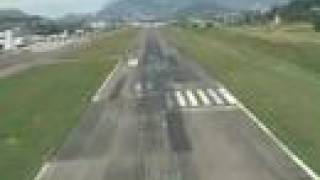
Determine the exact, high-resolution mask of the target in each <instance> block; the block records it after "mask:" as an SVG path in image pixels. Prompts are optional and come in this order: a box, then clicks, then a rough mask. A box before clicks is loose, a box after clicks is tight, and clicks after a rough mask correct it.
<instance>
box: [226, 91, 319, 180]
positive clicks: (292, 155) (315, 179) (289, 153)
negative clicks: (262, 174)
mask: <svg viewBox="0 0 320 180" xmlns="http://www.w3.org/2000/svg"><path fill="white" fill-rule="evenodd" d="M221 89H222V90H223V91H224V92H226V93H227V94H229V95H230V96H232V98H234V99H233V100H232V99H231V100H232V101H233V102H235V105H237V106H238V107H239V108H240V109H241V110H242V111H243V112H244V113H245V114H247V116H248V117H249V118H250V119H251V120H252V122H254V123H255V124H256V125H257V126H258V127H259V128H260V129H261V130H262V131H263V132H264V133H265V134H266V135H267V136H268V137H269V138H270V139H271V140H272V141H273V142H274V143H275V144H276V145H277V146H278V147H279V148H280V149H281V150H282V151H283V152H284V153H285V154H286V155H287V156H288V157H289V158H290V159H291V160H292V161H293V162H294V163H295V164H296V165H297V166H298V167H300V168H301V169H302V170H303V171H304V172H305V173H306V174H307V175H308V176H309V177H310V178H311V179H313V180H320V176H319V175H318V174H317V173H316V172H315V171H314V170H313V169H311V168H310V167H309V166H308V165H307V164H306V163H305V162H304V161H303V160H302V159H300V158H299V157H298V156H297V155H296V154H295V153H294V152H293V151H292V150H290V148H289V147H288V146H287V145H286V144H285V143H284V142H282V141H281V140H280V139H279V138H278V137H277V136H276V135H275V134H274V133H273V132H272V131H271V130H270V129H269V128H268V127H267V126H266V125H265V124H264V123H263V122H262V121H261V120H260V119H259V118H258V117H257V116H256V115H255V114H254V113H252V112H251V111H250V110H249V109H248V108H247V107H246V106H245V105H244V104H243V103H242V102H240V101H239V100H237V99H236V98H235V97H234V96H233V95H232V94H231V93H230V92H229V91H228V90H227V89H226V88H221Z"/></svg>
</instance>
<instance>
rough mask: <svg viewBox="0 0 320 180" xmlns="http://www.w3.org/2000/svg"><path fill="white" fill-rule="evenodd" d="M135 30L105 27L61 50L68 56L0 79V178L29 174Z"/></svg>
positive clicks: (73, 122) (78, 111) (64, 132)
mask: <svg viewBox="0 0 320 180" xmlns="http://www.w3.org/2000/svg"><path fill="white" fill-rule="evenodd" d="M135 35H136V30H121V31H119V32H112V34H110V33H107V34H106V35H101V36H99V37H100V38H99V40H95V41H93V42H92V43H91V44H90V46H89V47H86V48H82V49H81V50H77V51H71V52H68V53H65V54H63V55H61V58H72V60H73V61H72V62H66V63H62V64H58V65H50V66H42V67H38V68H34V69H31V70H29V71H27V72H24V73H22V74H18V75H16V76H14V77H10V78H7V79H2V80H0V179H1V180H2V179H3V180H24V179H26V180H31V179H33V177H34V176H35V174H36V173H37V171H38V169H39V167H40V166H41V164H42V162H43V161H45V160H46V159H47V158H49V157H50V155H52V153H54V152H55V151H56V150H57V148H58V147H59V146H60V145H61V144H62V142H63V141H64V139H65V137H66V136H67V133H68V132H69V130H70V129H71V128H73V127H75V125H76V124H77V121H78V120H79V117H80V115H81V113H82V112H83V110H84V109H85V108H86V106H87V105H88V103H89V101H90V97H91V96H92V95H93V94H94V93H95V91H96V89H97V88H98V87H99V85H100V84H101V82H102V81H103V80H104V78H105V77H106V75H107V74H108V72H110V71H111V69H112V68H113V66H114V65H115V64H116V62H117V60H119V59H120V58H122V57H123V55H124V54H125V51H126V49H127V48H129V46H130V45H132V42H133V38H134V36H135ZM130 42H131V43H130Z"/></svg>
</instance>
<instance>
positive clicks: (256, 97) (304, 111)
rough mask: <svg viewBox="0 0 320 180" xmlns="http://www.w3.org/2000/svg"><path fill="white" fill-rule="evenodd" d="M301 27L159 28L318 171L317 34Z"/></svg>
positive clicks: (319, 72)
mask: <svg viewBox="0 0 320 180" xmlns="http://www.w3.org/2000/svg"><path fill="white" fill-rule="evenodd" d="M304 28H305V27H304ZM292 29H296V30H292ZM297 29H299V30H297ZM301 29H303V28H300V27H299V28H297V27H294V28H292V27H290V26H287V27H281V28H279V29H277V30H276V31H269V30H263V29H260V28H250V29H249V28H233V29H220V30H217V29H211V30H199V29H197V30H196V29H182V28H169V29H166V30H165V31H166V34H167V35H169V34H170V35H169V38H168V39H171V43H173V44H174V45H175V46H177V47H178V48H179V49H180V50H181V52H183V53H184V54H185V55H189V56H191V57H193V58H194V59H196V60H197V61H198V62H199V63H200V64H201V65H203V67H205V68H206V69H207V70H208V72H210V73H212V75H213V76H215V77H217V78H218V79H219V80H220V81H221V82H223V83H224V84H225V85H227V86H228V87H229V88H230V89H231V90H232V91H233V92H234V93H235V95H236V96H237V97H238V98H240V99H241V100H242V101H243V102H244V103H245V104H246V105H247V106H248V107H249V108H250V109H251V110H252V111H253V112H254V113H255V114H256V115H257V116H258V117H259V118H261V120H263V121H264V122H265V123H266V125H267V126H268V127H269V128H270V129H272V130H273V131H274V132H275V133H276V134H277V136H279V137H280V139H282V140H283V141H284V142H285V143H286V144H288V145H289V146H290V148H291V149H293V151H294V152H295V153H297V154H298V155H299V156H300V157H301V158H302V159H303V160H304V161H306V162H307V164H309V165H310V166H311V167H312V168H314V169H315V170H316V171H317V172H318V173H320V140H319V139H320V111H319V107H320V60H319V57H320V43H319V42H318V40H320V35H319V34H315V33H314V32H312V31H311V30H301ZM311 36H313V37H314V38H310V37H311ZM293 37H295V38H294V39H293Z"/></svg>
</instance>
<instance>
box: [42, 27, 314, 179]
mask: <svg viewBox="0 0 320 180" xmlns="http://www.w3.org/2000/svg"><path fill="white" fill-rule="evenodd" d="M142 39H143V40H142V41H141V47H140V48H138V49H136V51H135V52H132V53H133V54H136V56H137V57H138V60H139V63H138V66H136V62H135V63H130V64H131V65H130V66H128V63H127V62H126V61H123V62H120V65H119V66H118V68H117V70H115V71H114V73H113V74H112V76H110V77H109V78H108V81H106V82H105V83H106V84H107V85H106V86H105V87H104V88H103V89H102V90H101V92H100V93H99V96H98V97H97V98H95V101H94V102H93V103H92V105H91V106H90V107H89V108H88V110H87V111H86V112H85V113H84V116H83V117H82V121H81V124H80V125H79V127H77V128H76V129H74V130H73V131H72V132H71V133H70V137H69V138H68V139H67V140H66V142H65V144H64V146H63V147H62V148H61V150H60V151H59V152H58V154H57V156H56V157H55V158H54V159H52V161H50V162H47V163H46V164H45V165H44V166H43V168H42V169H41V171H40V172H39V174H38V176H37V177H36V180H213V179H217V180H298V179H309V178H308V176H307V175H306V174H305V173H304V172H303V171H302V170H300V169H299V168H298V167H297V166H296V165H295V164H294V163H293V162H292V161H291V160H290V159H289V158H288V157H287V156H286V155H285V154H284V153H283V152H282V151H281V150H280V149H279V148H278V147H277V146H276V145H275V144H274V143H273V142H272V141H271V140H270V139H269V138H268V137H266V136H265V135H264V134H263V133H262V132H261V131H260V130H259V129H258V127H256V126H255V124H254V123H253V122H252V121H251V120H250V119H249V117H248V116H247V115H246V114H245V113H244V112H242V111H241V110H240V109H239V108H238V107H237V106H236V105H234V101H233V99H232V97H230V96H229V94H228V93H227V92H226V91H225V90H224V89H223V87H222V86H221V85H220V84H219V83H218V82H217V81H216V80H215V79H212V78H211V77H209V76H208V75H207V74H206V73H205V72H204V70H203V69H201V68H200V67H199V66H198V65H197V64H196V63H195V62H191V61H188V60H186V59H183V58H181V56H180V55H179V54H178V53H177V52H176V51H175V50H174V49H173V48H170V47H168V45H166V43H165V42H164V41H163V37H160V35H159V33H157V31H156V30H146V33H145V34H144V38H142ZM137 54H138V55H137ZM132 64H133V65H132Z"/></svg>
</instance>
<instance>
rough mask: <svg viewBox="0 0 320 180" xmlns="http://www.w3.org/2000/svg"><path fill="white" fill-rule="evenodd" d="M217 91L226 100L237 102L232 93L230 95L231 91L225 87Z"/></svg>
mask: <svg viewBox="0 0 320 180" xmlns="http://www.w3.org/2000/svg"><path fill="white" fill-rule="evenodd" d="M218 91H219V93H220V94H221V95H223V97H224V98H225V99H226V100H227V101H228V103H230V104H232V105H235V104H236V103H237V100H236V98H235V97H234V96H233V95H231V93H230V92H229V91H228V90H226V89H225V88H219V89H218Z"/></svg>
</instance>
